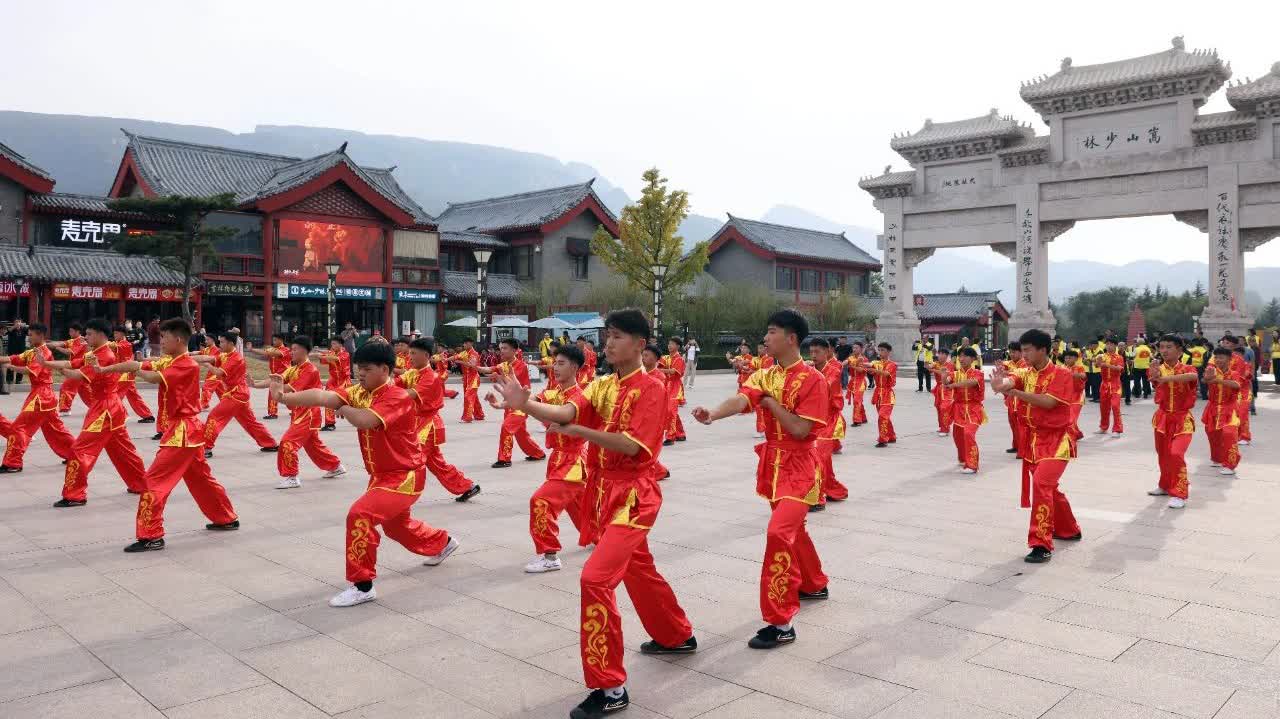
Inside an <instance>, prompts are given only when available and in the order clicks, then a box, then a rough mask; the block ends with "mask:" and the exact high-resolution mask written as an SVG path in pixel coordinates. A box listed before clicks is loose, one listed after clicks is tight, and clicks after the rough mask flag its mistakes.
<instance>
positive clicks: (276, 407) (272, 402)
mask: <svg viewBox="0 0 1280 719" xmlns="http://www.w3.org/2000/svg"><path fill="white" fill-rule="evenodd" d="M279 412H280V403H279V402H277V401H276V398H275V395H273V394H271V393H270V392H268V393H267V415H268V416H270V417H275V416H276V415H278V414H279Z"/></svg>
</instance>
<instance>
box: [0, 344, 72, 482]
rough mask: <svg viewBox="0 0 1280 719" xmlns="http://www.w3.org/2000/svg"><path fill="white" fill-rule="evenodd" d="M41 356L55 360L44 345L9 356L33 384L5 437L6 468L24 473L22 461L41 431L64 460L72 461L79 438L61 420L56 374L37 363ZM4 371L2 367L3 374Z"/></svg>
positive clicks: (13, 363)
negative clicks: (72, 452)
mask: <svg viewBox="0 0 1280 719" xmlns="http://www.w3.org/2000/svg"><path fill="white" fill-rule="evenodd" d="M37 355H39V356H41V357H44V358H45V359H46V360H51V359H53V352H51V351H49V348H48V347H45V346H44V345H40V346H39V347H32V348H31V349H29V350H27V351H26V352H23V353H22V354H17V355H9V364H10V365H12V366H14V367H26V368H27V377H28V378H30V381H31V391H30V392H28V393H27V398H26V399H24V400H22V410H21V411H20V412H18V416H17V417H16V418H14V420H13V422H12V423H10V424H9V425H8V426H7V427H5V428H4V432H3V434H4V437H5V439H6V440H7V441H8V446H7V447H5V450H4V462H3V464H4V466H6V467H10V468H12V469H22V457H23V455H25V454H26V453H27V447H28V446H29V445H30V444H31V437H32V436H34V435H35V433H36V432H37V431H43V432H44V439H45V441H46V442H48V443H49V449H51V450H53V453H54V454H56V455H58V457H60V458H62V459H70V458H71V456H72V455H71V445H72V443H74V442H75V437H73V436H71V433H70V432H68V431H67V428H66V425H64V424H62V418H61V417H59V416H58V398H57V397H55V396H54V394H53V373H52V371H51V370H50V369H49V368H48V367H45V366H44V365H42V364H40V362H39V361H38V360H37V359H36V356H37ZM3 371H4V368H2V367H0V372H3Z"/></svg>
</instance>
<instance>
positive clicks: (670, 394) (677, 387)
mask: <svg viewBox="0 0 1280 719" xmlns="http://www.w3.org/2000/svg"><path fill="white" fill-rule="evenodd" d="M658 367H660V368H662V369H673V370H675V374H667V373H665V372H663V373H661V374H660V375H658V376H659V377H662V378H663V381H664V382H666V383H667V404H668V407H667V439H668V440H683V439H684V438H685V434H684V422H681V421H680V406H681V405H683V404H684V358H683V357H681V356H680V355H678V354H675V355H670V354H669V355H666V356H664V357H663V358H661V359H659V360H658Z"/></svg>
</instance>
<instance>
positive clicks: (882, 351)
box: [867, 342, 898, 447]
mask: <svg viewBox="0 0 1280 719" xmlns="http://www.w3.org/2000/svg"><path fill="white" fill-rule="evenodd" d="M876 353H877V354H879V355H880V359H878V360H875V361H873V362H872V363H871V366H870V367H868V368H867V372H868V373H869V374H871V375H872V376H874V377H875V378H876V388H875V389H874V390H873V391H872V392H871V404H873V405H875V408H876V423H877V426H878V427H879V428H880V434H879V435H878V436H877V437H876V446H877V447H888V446H889V445H890V444H893V443H894V442H897V441H898V435H897V434H896V433H895V432H894V431H893V406H894V405H895V404H897V401H898V400H897V396H896V395H895V394H894V391H893V388H894V386H895V385H896V384H898V363H896V362H894V361H893V345H891V344H889V343H888V342H881V343H880V344H878V345H876Z"/></svg>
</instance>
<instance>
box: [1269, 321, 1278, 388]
mask: <svg viewBox="0 0 1280 719" xmlns="http://www.w3.org/2000/svg"><path fill="white" fill-rule="evenodd" d="M1271 375H1272V379H1273V380H1274V381H1275V382H1277V383H1280V329H1278V328H1275V327H1272V328H1271Z"/></svg>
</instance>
